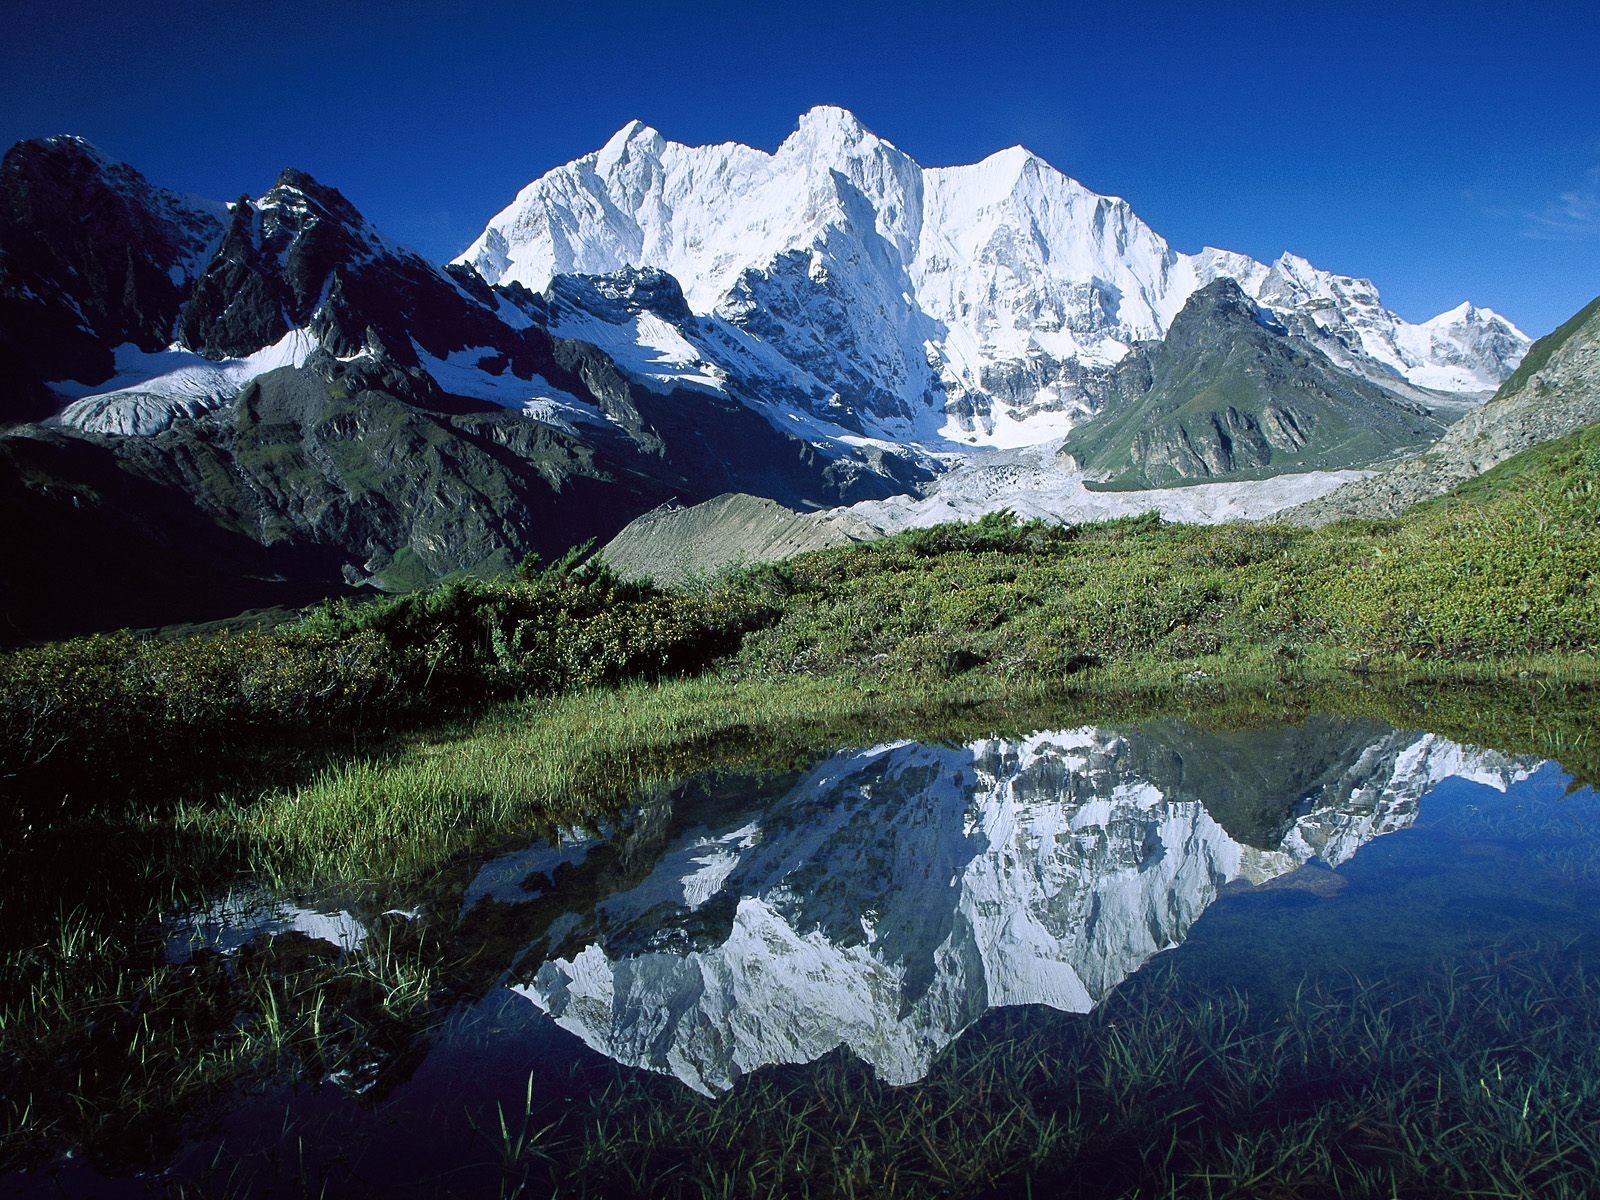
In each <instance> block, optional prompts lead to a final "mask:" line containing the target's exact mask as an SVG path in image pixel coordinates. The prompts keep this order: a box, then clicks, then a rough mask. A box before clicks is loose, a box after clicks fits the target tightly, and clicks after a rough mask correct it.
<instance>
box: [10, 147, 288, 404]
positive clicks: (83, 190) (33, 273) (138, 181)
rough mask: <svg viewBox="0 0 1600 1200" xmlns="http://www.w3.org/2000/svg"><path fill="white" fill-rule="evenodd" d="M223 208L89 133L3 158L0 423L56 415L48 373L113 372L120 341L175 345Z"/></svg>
mask: <svg viewBox="0 0 1600 1200" xmlns="http://www.w3.org/2000/svg"><path fill="white" fill-rule="evenodd" d="M227 215H228V214H227V212H226V210H225V209H224V208H223V206H222V205H220V204H215V203H212V202H209V201H204V200H196V199H193V198H191V197H187V196H180V195H178V194H176V193H174V192H169V191H167V190H166V189H164V188H159V187H156V186H155V185H154V184H152V183H151V182H150V181H149V180H148V179H146V178H145V177H144V176H143V175H141V174H140V173H139V172H138V171H136V170H134V169H133V168H132V167H130V166H128V165H127V164H126V163H119V162H115V161H113V160H112V159H110V158H107V157H106V156H105V155H104V154H102V153H101V152H100V151H98V150H96V149H95V148H94V147H93V146H91V145H89V143H87V142H85V141H84V140H83V139H82V138H75V137H53V138H42V139H38V140H34V141H26V142H18V143H17V144H16V145H15V146H13V147H12V148H11V149H10V150H9V151H7V152H6V155H5V159H4V161H0V425H4V424H7V423H11V422H16V421H21V420H33V419H37V418H40V417H44V416H47V415H49V413H51V412H53V411H54V410H55V408H57V407H58V406H59V405H58V402H57V401H56V400H55V398H54V397H53V396H52V395H51V393H50V392H49V390H48V389H47V387H46V384H47V383H48V382H49V381H51V380H57V379H83V380H86V381H96V382H97V381H99V380H103V379H106V378H107V377H109V376H110V375H111V373H112V369H113V362H112V348H113V347H115V346H117V345H121V344H123V343H130V344H132V345H134V346H137V347H139V348H140V349H143V350H147V351H154V350H159V349H161V348H162V347H164V346H166V345H167V343H169V342H170V341H172V333H173V327H174V325H175V323H176V321H177V318H178V313H179V310H180V308H181V307H182V305H183V303H184V301H185V300H186V299H187V297H188V295H189V291H190V289H191V288H192V286H193V282H194V279H195V277H196V276H197V275H198V274H199V272H200V270H201V268H202V267H203V266H204V265H205V262H206V260H207V258H208V257H209V256H210V253H211V250H212V248H213V247H214V246H215V245H216V244H217V241H218V239H219V238H221V236H222V233H223V230H224V227H225V226H224V222H225V219H226V218H227ZM263 344H265V343H263ZM252 348H254V347H252Z"/></svg>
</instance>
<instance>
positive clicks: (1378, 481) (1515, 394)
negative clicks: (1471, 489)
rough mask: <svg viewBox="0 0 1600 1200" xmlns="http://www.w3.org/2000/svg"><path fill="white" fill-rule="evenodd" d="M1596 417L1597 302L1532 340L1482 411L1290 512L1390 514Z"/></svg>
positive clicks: (1322, 519) (1599, 384)
mask: <svg viewBox="0 0 1600 1200" xmlns="http://www.w3.org/2000/svg"><path fill="white" fill-rule="evenodd" d="M1596 421H1600V300H1595V301H1594V302H1593V303H1591V304H1589V305H1588V306H1587V307H1586V308H1584V309H1583V310H1582V311H1581V312H1579V313H1578V314H1577V315H1576V316H1574V317H1573V318H1572V319H1571V320H1570V321H1568V322H1567V323H1566V324H1564V325H1562V326H1561V328H1560V329H1557V330H1556V331H1555V332H1554V333H1551V334H1550V335H1549V336H1547V337H1544V338H1541V339H1540V340H1539V341H1537V342H1535V343H1534V345H1533V348H1532V349H1531V350H1530V351H1529V352H1528V356H1527V358H1526V359H1524V360H1523V364H1522V366H1520V367H1518V368H1517V371H1516V373H1515V374H1513V375H1512V376H1511V378H1510V379H1508V380H1506V382H1505V384H1504V385H1503V386H1502V387H1501V388H1500V390H1499V391H1498V392H1496V393H1495V395H1494V397H1493V398H1492V399H1491V400H1490V401H1489V402H1488V403H1487V404H1485V405H1484V406H1483V407H1482V408H1479V409H1476V410H1474V411H1472V412H1469V413H1468V414H1467V415H1466V416H1464V417H1462V418H1461V420H1460V421H1459V422H1458V423H1457V424H1456V425H1455V426H1454V427H1453V428H1451V429H1450V431H1449V432H1447V433H1446V434H1445V435H1444V436H1443V437H1442V438H1440V439H1439V441H1438V442H1437V443H1435V444H1434V445H1432V446H1430V447H1428V449H1426V450H1424V451H1423V452H1422V453H1421V454H1418V455H1416V456H1415V457H1413V458H1409V459H1406V460H1404V461H1403V462H1399V463H1396V464H1394V465H1393V466H1391V467H1389V468H1387V469H1386V470H1384V471H1382V472H1380V473H1378V474H1377V475H1375V476H1373V477H1372V478H1370V479H1364V480H1361V481H1359V482H1355V483H1350V484H1347V485H1345V486H1344V487H1342V488H1340V489H1339V490H1338V491H1336V492H1333V493H1332V494H1330V495H1328V496H1325V497H1322V498H1321V499H1318V500H1314V501H1311V502H1310V503H1308V504H1306V505H1304V506H1302V507H1300V508H1298V509H1296V510H1294V511H1293V512H1292V513H1290V514H1289V519H1290V520H1293V521H1296V522H1299V523H1303V524H1308V525H1320V524H1324V523H1326V522H1328V521H1333V520H1337V519H1339V518H1341V517H1392V516H1396V515H1398V514H1399V513H1401V512H1404V511H1405V510H1406V509H1407V508H1410V507H1411V506H1412V505H1413V504H1417V503H1419V502H1421V501H1423V500H1427V499H1430V498H1431V497H1434V496H1442V495H1443V494H1444V493H1446V492H1448V491H1449V490H1450V489H1451V488H1453V487H1456V486H1457V485H1458V484H1462V483H1465V482H1466V481H1467V480H1469V479H1472V478H1473V477H1475V476H1477V475H1481V474H1482V473H1483V472H1485V471H1487V470H1488V469H1489V468H1491V467H1493V466H1496V465H1498V464H1499V463H1502V462H1504V461H1505V460H1506V459H1508V458H1510V457H1512V456H1513V455H1515V454H1519V453H1521V452H1522V451H1524V450H1526V449H1528V448H1530V447H1532V446H1536V445H1539V444H1540V443H1542V442H1548V441H1551V440H1553V439H1555V438H1559V437H1565V436H1566V435H1567V434H1570V433H1576V432H1577V431H1578V430H1580V429H1582V428H1583V427H1584V426H1586V425H1592V424H1594V423H1595V422H1596Z"/></svg>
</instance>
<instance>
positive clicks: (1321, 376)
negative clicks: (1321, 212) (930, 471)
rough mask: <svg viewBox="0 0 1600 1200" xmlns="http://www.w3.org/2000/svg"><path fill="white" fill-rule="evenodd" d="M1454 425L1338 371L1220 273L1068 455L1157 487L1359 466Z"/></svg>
mask: <svg viewBox="0 0 1600 1200" xmlns="http://www.w3.org/2000/svg"><path fill="white" fill-rule="evenodd" d="M1447 424H1448V422H1447V420H1445V419H1444V418H1443V417H1442V416H1440V415H1437V414H1435V413H1434V412H1433V411H1431V410H1430V409H1428V408H1427V407H1424V406H1423V405H1421V404H1417V403H1412V402H1409V401H1406V400H1403V399H1401V398H1400V397H1399V396H1397V395H1395V394H1394V393H1393V392H1392V391H1390V390H1388V389H1386V388H1383V387H1380V386H1379V385H1378V384H1376V383H1373V382H1371V381H1369V380H1367V379H1363V378H1361V377H1359V376H1356V375H1353V374H1350V373H1348V372H1346V371H1342V370H1340V369H1338V368H1337V367H1336V366H1334V365H1333V363H1332V362H1331V361H1329V359H1328V358H1327V357H1326V356H1325V355H1323V354H1322V353H1321V352H1320V351H1318V350H1317V349H1316V348H1315V347H1313V346H1312V345H1311V344H1310V343H1309V342H1306V341H1304V340H1303V339H1301V338H1299V337H1295V336H1292V335H1290V334H1289V333H1288V332H1286V331H1285V330H1284V328H1283V327H1282V326H1281V325H1278V324H1277V323H1276V322H1275V321H1273V320H1272V319H1271V318H1270V317H1268V316H1266V315H1264V313H1263V310H1261V309H1260V308H1259V307H1258V306H1257V305H1256V303H1255V302H1254V301H1252V300H1251V299H1250V298H1249V297H1248V296H1246V295H1245V294H1244V292H1243V290H1241V288H1240V287H1239V285H1238V284H1237V283H1235V282H1234V281H1233V280H1232V279H1226V278H1224V279H1218V280H1216V281H1215V282H1213V283H1210V284H1208V285H1206V286H1205V287H1203V288H1201V289H1200V290H1199V291H1197V292H1196V293H1195V294H1194V295H1193V296H1191V297H1190V298H1189V300H1188V302H1187V303H1186V304H1185V305H1184V307H1183V310H1182V311H1181V312H1180V313H1179V314H1178V316H1177V318H1176V319H1175V320H1174V321H1173V323H1172V327H1171V328H1170V329H1169V330H1168V331H1167V335H1166V337H1165V338H1163V339H1161V340H1160V341H1152V342H1141V343H1139V344H1138V345H1136V346H1135V347H1134V348H1133V349H1132V350H1131V351H1130V352H1129V353H1128V355H1127V357H1125V358H1124V359H1123V360H1122V361H1121V362H1120V363H1118V364H1117V366H1116V368H1115V369H1114V370H1113V371H1112V373H1111V377H1110V379H1109V382H1108V384H1107V389H1106V398H1105V401H1104V404H1103V406H1102V409H1101V411H1100V412H1099V413H1098V414H1097V415H1096V416H1095V417H1093V418H1092V419H1090V420H1089V421H1087V422H1085V423H1084V424H1082V425H1080V426H1078V427H1077V428H1076V429H1074V430H1073V431H1072V432H1071V433H1070V434H1069V435H1068V437H1067V439H1066V442H1065V444H1064V445H1063V448H1062V453H1063V455H1068V456H1071V458H1072V459H1074V460H1075V461H1076V462H1077V464H1078V465H1079V466H1080V467H1081V468H1082V469H1083V471H1084V472H1085V474H1086V475H1088V476H1089V477H1090V478H1091V479H1095V480H1098V481H1100V482H1103V483H1111V484H1115V485H1118V486H1125V487H1161V486H1166V485H1171V484H1175V483H1184V482H1189V481H1197V480H1219V479H1250V478H1260V477H1262V476H1264V475H1272V474H1279V473H1282V472H1284V471H1308V470H1319V469H1333V468H1340V467H1354V466H1362V465H1365V464H1368V463H1372V462H1375V461H1379V460H1382V459H1386V458H1391V457H1393V456H1394V455H1395V454H1397V453H1399V452H1403V451H1405V450H1407V449H1411V448H1415V447H1417V446H1421V445H1425V444H1427V443H1428V442H1431V441H1433V440H1434V439H1436V438H1437V437H1438V436H1439V435H1440V434H1441V433H1442V432H1443V431H1444V429H1445V428H1446V426H1447Z"/></svg>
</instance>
